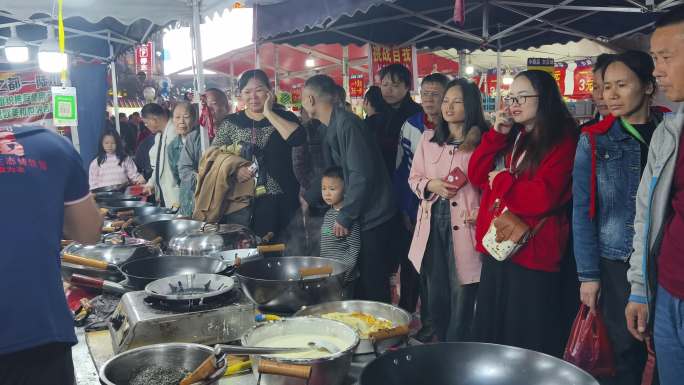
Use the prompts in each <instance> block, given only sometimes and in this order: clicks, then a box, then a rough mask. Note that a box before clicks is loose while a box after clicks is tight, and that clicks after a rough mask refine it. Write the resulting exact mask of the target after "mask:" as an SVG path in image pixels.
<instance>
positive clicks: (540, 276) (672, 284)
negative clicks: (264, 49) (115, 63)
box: [0, 8, 684, 385]
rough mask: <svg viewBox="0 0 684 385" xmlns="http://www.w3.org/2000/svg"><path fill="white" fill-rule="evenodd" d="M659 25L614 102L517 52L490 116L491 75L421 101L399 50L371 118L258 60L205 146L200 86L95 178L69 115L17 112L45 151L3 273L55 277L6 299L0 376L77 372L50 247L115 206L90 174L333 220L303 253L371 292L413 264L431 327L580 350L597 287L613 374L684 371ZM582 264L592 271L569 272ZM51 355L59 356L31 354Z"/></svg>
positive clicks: (623, 68)
mask: <svg viewBox="0 0 684 385" xmlns="http://www.w3.org/2000/svg"><path fill="white" fill-rule="evenodd" d="M655 27H656V29H655V32H654V34H653V36H652V38H651V48H650V50H651V54H650V55H648V54H646V53H644V52H639V51H626V52H622V53H619V54H614V55H612V54H611V55H608V54H604V55H601V56H599V57H598V58H597V60H596V61H595V66H594V89H593V100H594V103H595V105H596V116H595V117H594V118H593V119H592V120H590V121H588V122H585V123H584V124H582V125H580V124H579V122H577V121H576V119H575V118H574V117H573V116H572V114H571V113H570V111H569V109H568V107H567V106H566V103H565V101H564V100H563V97H562V96H561V94H560V92H559V89H558V86H557V83H556V81H555V80H554V78H553V77H552V76H551V75H550V74H548V73H547V72H543V71H538V70H528V71H523V72H520V73H518V74H517V75H516V76H515V78H514V81H513V83H512V84H511V86H510V91H509V93H508V95H507V96H505V97H504V98H503V103H502V105H501V106H500V108H499V110H498V111H497V113H496V116H495V118H494V121H493V122H492V123H490V122H488V121H487V119H486V118H485V114H484V112H483V107H482V98H481V95H480V91H479V89H478V87H477V86H476V85H474V84H473V83H471V82H470V81H468V80H466V79H455V80H449V79H448V78H447V77H446V76H444V75H442V74H439V73H435V74H431V75H429V76H427V77H425V78H424V79H423V80H422V84H421V87H420V96H421V99H420V100H421V104H420V105H419V104H416V103H415V102H414V101H413V99H412V98H411V95H410V90H411V85H412V84H413V79H412V78H411V73H410V71H409V70H408V69H406V68H405V67H403V66H401V65H390V66H388V67H386V68H384V69H383V70H382V71H381V72H380V78H381V83H380V86H378V87H376V86H373V87H370V88H369V89H368V91H367V93H366V96H365V98H364V110H365V111H366V118H365V120H363V119H361V118H360V117H359V116H357V115H355V114H354V113H353V112H351V111H350V110H349V108H348V103H347V101H346V94H345V93H344V92H341V91H340V89H341V87H340V86H339V85H337V84H335V82H334V81H333V79H332V78H330V77H328V76H326V75H315V76H313V77H311V78H309V79H308V80H307V81H306V83H305V85H304V88H303V90H302V108H303V110H302V112H301V117H298V116H296V115H295V114H293V113H291V112H289V111H286V110H285V109H284V108H283V107H282V106H280V105H278V104H277V103H276V101H275V97H274V93H273V90H272V88H271V81H270V79H269V78H268V76H267V75H266V73H264V72H263V71H261V70H251V71H247V72H246V73H244V74H243V75H242V76H241V78H240V80H239V84H238V87H239V90H240V98H241V101H242V103H243V105H244V106H245V108H244V109H242V110H241V111H238V112H235V113H231V112H230V105H229V103H228V100H227V98H226V95H225V93H223V92H222V91H220V90H216V89H211V90H208V91H207V94H206V96H207V97H206V108H207V110H208V111H209V113H210V114H211V119H212V121H213V122H214V125H215V127H216V129H215V131H214V132H208V133H207V134H208V137H207V138H206V140H208V141H209V143H210V146H209V147H208V148H206V149H204V150H203V149H202V142H203V140H204V138H202V135H203V132H204V131H203V130H202V129H200V128H199V120H200V119H198V115H199V114H198V112H197V111H196V109H195V107H194V106H193V105H191V104H188V103H185V102H180V103H176V104H175V105H174V107H173V110H172V111H168V110H167V109H165V108H164V107H162V106H160V105H158V104H154V103H151V104H147V105H145V106H144V107H143V109H142V111H141V113H140V116H139V120H138V117H137V116H131V117H130V118H128V122H124V123H125V124H124V125H122V126H121V134H119V133H117V131H116V130H113V129H111V128H110V129H106V130H105V131H104V132H103V133H102V137H101V140H100V142H99V144H98V154H97V156H96V159H94V160H93V161H92V164H91V165H90V168H89V183H88V182H87V176H86V174H85V172H84V171H83V169H82V167H80V165H79V164H78V163H79V160H78V155H77V154H76V152H75V151H74V150H73V148H70V147H69V146H67V145H66V143H65V142H64V143H63V142H62V141H61V140H58V139H56V136H54V135H53V134H50V133H48V132H47V131H45V130H41V129H35V128H19V129H16V130H12V131H11V132H8V133H4V136H3V138H4V139H3V140H6V141H8V140H11V141H12V143H14V144H15V145H14V147H13V148H14V151H13V152H12V154H9V153H8V154H3V153H0V156H2V157H7V156H10V157H13V158H12V159H14V157H26V158H27V159H28V160H27V161H26V162H24V163H26V164H27V165H28V166H27V168H26V169H27V170H28V171H27V172H26V173H23V174H7V173H5V174H2V175H0V180H2V183H3V186H8V188H3V189H2V191H0V197H2V198H3V199H2V200H1V201H3V202H11V204H9V205H5V206H4V207H5V208H6V213H8V215H9V216H10V217H11V218H13V221H14V225H13V226H10V227H5V228H4V229H5V231H3V232H2V233H0V234H1V235H0V240H1V242H2V243H3V245H5V247H6V248H9V250H10V252H9V254H8V255H16V256H17V258H13V259H12V258H10V259H6V258H3V260H2V262H1V264H2V270H3V271H8V272H12V274H9V275H8V277H7V279H6V280H3V281H2V283H0V290H2V289H7V290H11V289H12V288H13V287H15V286H18V285H22V286H23V287H26V285H25V283H24V282H23V281H21V280H24V279H27V278H26V276H27V273H28V272H30V274H32V276H35V277H36V279H38V280H39V281H36V280H33V281H32V282H34V281H35V285H29V289H31V290H32V293H33V292H35V293H34V294H35V295H34V299H35V301H17V302H16V303H13V304H10V311H8V312H7V315H8V316H6V317H2V318H0V378H13V379H17V381H15V382H16V383H21V382H22V381H23V380H25V379H27V378H29V379H30V378H38V379H41V378H48V377H46V376H50V377H49V378H50V379H53V380H54V379H56V378H70V377H69V376H71V378H73V369H72V367H71V365H72V364H71V357H70V349H69V346H70V345H71V344H73V343H74V342H75V337H74V335H73V325H72V323H71V321H70V317H69V316H68V313H66V306H65V303H64V298H63V296H61V294H60V295H57V294H59V293H60V292H61V284H60V282H59V279H58V278H59V273H58V272H57V270H58V269H59V264H58V263H55V259H53V258H52V257H51V258H45V256H46V255H50V256H56V255H57V254H58V251H59V250H58V245H59V239H60V238H61V236H62V232H64V234H66V235H67V236H68V237H69V238H70V239H74V240H77V241H82V242H86V243H88V242H95V241H96V240H97V236H98V234H97V232H96V231H94V230H93V228H98V226H97V223H98V222H99V221H100V218H99V215H98V214H97V210H96V209H95V205H94V203H93V201H92V199H90V198H89V193H88V190H91V189H96V188H98V187H102V186H108V185H113V184H121V183H128V184H139V185H141V186H143V187H142V190H143V193H144V194H145V195H148V196H150V197H152V196H153V197H154V199H155V200H156V202H157V204H158V205H161V206H165V207H178V208H179V210H180V213H181V214H182V215H185V216H189V217H193V218H200V219H202V220H208V218H211V219H214V220H215V221H217V222H221V223H237V224H242V225H244V226H247V227H249V228H251V229H252V230H253V231H254V232H255V233H256V235H258V236H261V237H264V236H266V235H267V234H272V236H273V237H274V238H273V239H275V240H285V241H287V240H288V239H293V237H296V236H300V235H301V233H302V231H299V230H293V226H295V224H296V223H299V220H302V222H303V225H304V233H306V234H309V230H310V226H309V227H307V224H306V223H307V221H308V222H309V224H311V223H314V226H316V227H317V231H315V234H311V235H312V238H314V240H312V241H311V242H306V244H307V245H306V247H305V250H303V252H305V253H307V254H304V255H311V254H315V255H322V256H325V257H328V258H334V259H339V260H341V261H342V262H344V263H345V264H347V265H348V266H349V270H348V272H347V275H346V281H347V282H348V284H349V285H350V286H349V288H350V289H351V290H352V291H353V292H354V296H355V297H356V298H359V299H366V300H374V301H381V302H390V301H391V299H392V293H391V285H390V282H391V276H392V275H393V274H395V273H396V272H397V271H400V276H401V301H400V306H402V307H404V308H405V309H407V310H409V311H411V312H414V311H415V310H416V308H417V304H418V303H420V320H421V324H422V327H421V329H420V330H419V331H418V332H417V334H416V335H415V336H414V337H415V338H417V339H419V340H421V341H423V342H433V341H478V342H491V343H498V344H505V345H511V346H517V347H522V348H527V349H532V350H536V351H539V352H543V353H547V354H550V355H554V356H561V355H562V352H563V348H564V346H565V344H566V342H567V337H568V334H569V324H570V322H571V321H572V320H571V319H570V320H568V319H567V318H568V314H569V313H568V312H567V311H566V310H567V309H566V308H567V307H569V306H570V307H574V308H573V309H572V311H571V312H576V306H577V305H578V302H580V301H581V303H582V304H583V306H587V307H588V308H589V309H590V311H592V312H598V313H600V314H601V315H602V317H603V320H604V321H605V324H606V327H607V331H608V336H609V340H610V342H611V345H612V348H613V351H614V356H615V357H614V358H615V367H616V373H615V375H614V376H612V377H608V378H601V379H600V380H601V383H602V384H621V385H622V384H640V383H641V382H642V377H643V376H644V367H645V365H646V361H647V356H648V354H649V353H648V352H649V351H652V347H654V349H655V356H656V359H657V371H658V374H659V381H660V383H662V384H677V383H679V380H678V378H681V377H682V375H684V337H683V336H684V327H683V326H682V325H684V304H683V303H684V302H683V301H684V246H682V244H680V243H679V242H678V241H677V238H678V236H680V235H681V234H684V151H681V150H680V148H681V146H682V145H684V136H682V135H681V132H682V125H683V124H684V110H682V109H680V110H679V111H677V112H676V113H672V112H670V111H669V110H668V109H666V108H664V107H658V106H656V105H655V96H656V94H657V93H658V92H659V91H662V93H663V94H664V95H665V96H666V97H667V98H668V99H669V100H670V101H671V102H682V101H684V76H682V74H684V9H683V8H676V9H673V10H671V11H669V12H668V13H666V14H664V15H662V16H661V18H660V19H659V20H658V21H657V23H656V24H655ZM124 126H125V127H126V129H124ZM148 131H149V134H147V132H148ZM145 136H147V137H145ZM17 148H20V149H21V151H18V150H17ZM41 159H42V160H41ZM33 160H35V161H34V163H36V162H37V163H36V167H34V168H32V167H30V165H31V161H33ZM43 160H45V162H47V161H49V164H47V163H45V162H44V161H43ZM41 162H43V163H41ZM46 184H49V185H50V186H53V187H55V188H53V189H49V190H48V189H44V188H41V186H43V185H46ZM209 190H211V192H212V193H211V194H210V193H207V191H209ZM217 191H218V192H220V194H218V198H216V196H215V195H216V194H214V193H213V192H217ZM57 192H59V194H57ZM57 195H58V196H57ZM15 202H17V203H19V202H31V206H35V207H29V208H27V207H26V205H22V204H15ZM30 210H35V213H40V217H41V218H44V220H42V222H44V223H41V224H40V226H42V228H44V231H36V226H38V224H37V222H36V219H37V218H38V216H37V214H35V215H34V214H27V211H30ZM316 218H317V219H316ZM50 226H51V227H50ZM29 228H30V229H32V231H23V230H22V229H29ZM521 229H522V230H521ZM307 237H308V235H307ZM516 237H517V238H516ZM516 243H517V245H516V246H515V247H511V245H512V244H513V245H515V244H516ZM502 250H503V251H502ZM37 256H40V258H38V257H37ZM27 261H31V262H30V263H29V262H27ZM568 267H571V268H572V269H573V271H572V275H573V279H572V281H573V282H574V283H575V284H576V285H574V286H573V285H569V286H564V285H563V281H564V279H563V277H564V272H565V273H567V271H565V270H567V269H568ZM36 272H38V273H36ZM15 273H16V274H15ZM32 279H33V278H32ZM46 285H49V286H50V288H49V290H46V289H45V287H46ZM7 290H6V291H7ZM566 291H569V292H571V294H572V296H573V297H574V299H575V302H572V301H570V302H568V301H566V300H565V298H564V297H565V296H564V294H565V293H564V292H566ZM45 293H48V294H49V295H45ZM36 312H37V314H38V315H39V316H38V317H36ZM29 314H30V316H29ZM27 320H30V322H27ZM37 357H38V358H37ZM36 359H39V360H40V362H41V363H43V365H44V367H45V370H44V371H41V373H37V372H35V371H31V370H30V369H29V368H30V367H31V363H32V362H35V360H36ZM70 372H71V374H70ZM41 376H42V377H41ZM55 381H57V380H55ZM72 382H73V381H72ZM62 383H69V381H68V380H67V381H62Z"/></svg>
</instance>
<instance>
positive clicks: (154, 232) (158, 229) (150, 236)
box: [133, 219, 204, 250]
mask: <svg viewBox="0 0 684 385" xmlns="http://www.w3.org/2000/svg"><path fill="white" fill-rule="evenodd" d="M203 225H204V222H200V221H195V220H192V219H171V220H161V221H154V222H147V223H145V224H143V225H140V226H138V227H136V228H135V229H134V230H133V236H134V237H136V238H142V239H146V240H148V241H156V240H158V239H161V247H162V249H163V250H166V249H167V248H168V246H169V241H171V239H173V237H176V236H179V235H182V234H186V233H188V232H190V231H193V230H199V229H201V228H202V226H203Z"/></svg>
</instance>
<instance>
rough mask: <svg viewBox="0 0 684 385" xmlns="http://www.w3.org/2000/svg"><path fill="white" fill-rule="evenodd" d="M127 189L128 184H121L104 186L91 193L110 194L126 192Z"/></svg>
mask: <svg viewBox="0 0 684 385" xmlns="http://www.w3.org/2000/svg"><path fill="white" fill-rule="evenodd" d="M126 187H128V183H121V184H115V185H111V186H103V187H98V188H94V189H92V190H90V192H91V193H93V194H96V193H100V192H110V191H116V192H124V190H126Z"/></svg>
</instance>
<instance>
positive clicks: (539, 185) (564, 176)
mask: <svg viewBox="0 0 684 385" xmlns="http://www.w3.org/2000/svg"><path fill="white" fill-rule="evenodd" d="M504 104H505V106H506V107H505V109H504V110H503V111H499V112H498V113H497V118H496V121H495V123H494V128H493V130H490V131H488V132H487V133H486V134H484V135H483V137H482V142H481V144H480V146H479V147H478V148H477V149H476V150H475V152H474V153H473V156H472V157H471V159H470V163H469V167H468V176H469V177H470V181H471V183H473V184H474V185H477V186H480V188H481V190H482V201H481V203H480V211H479V214H478V218H477V225H476V239H477V243H478V244H477V249H478V250H479V251H480V252H483V253H487V251H486V249H485V248H484V247H483V246H482V238H483V236H484V235H485V233H486V232H487V230H488V228H489V225H490V224H491V222H492V220H493V219H494V217H495V216H496V215H499V214H500V212H501V210H502V209H503V208H504V207H506V208H508V210H509V211H511V212H512V213H513V214H515V215H517V216H518V217H519V218H520V219H522V220H523V221H524V222H525V223H526V224H527V225H528V226H529V227H530V228H535V226H536V225H537V224H538V223H540V222H541V221H542V220H543V219H545V221H544V222H543V223H542V225H541V227H540V228H539V231H538V232H537V233H536V235H535V236H534V237H532V239H530V240H529V241H528V242H527V244H526V245H525V246H523V247H522V248H521V249H520V250H518V251H517V252H516V253H515V254H514V255H512V256H511V257H510V258H509V259H508V260H506V261H503V262H499V261H497V260H495V259H494V258H492V257H491V256H485V257H484V260H483V265H482V275H481V278H480V288H479V293H478V302H477V312H476V315H475V323H474V324H475V330H474V333H475V337H476V339H477V340H478V341H482V342H492V343H498V344H504V345H512V346H518V347H522V348H526V349H532V350H536V351H540V352H543V353H547V354H552V355H556V356H560V354H561V353H562V348H563V345H564V341H562V330H561V328H562V323H561V322H560V304H559V302H560V297H561V293H560V274H559V272H558V271H559V266H560V260H561V257H562V256H563V251H564V250H565V247H566V244H567V241H568V236H569V231H570V226H569V222H568V218H567V216H566V213H567V209H566V205H567V204H568V203H569V201H570V196H571V175H572V166H573V159H574V156H575V147H576V144H577V134H576V132H577V126H576V123H575V121H574V119H573V118H572V115H571V114H570V112H569V111H568V109H567V107H566V106H565V103H564V102H563V99H562V97H561V95H560V92H559V91H558V86H557V85H556V82H555V80H554V79H553V77H552V76H551V75H549V74H548V73H546V72H543V71H525V72H522V73H520V74H518V75H517V76H516V78H515V81H514V82H513V84H512V85H511V90H510V94H509V96H507V97H505V98H504ZM512 156H513V157H514V159H511V157H512ZM501 160H503V163H504V164H505V167H503V164H501ZM500 164H501V166H499V167H497V166H498V165H500ZM511 164H512V167H511ZM497 199H498V200H499V205H498V209H497V208H495V207H494V202H495V201H496V200H497Z"/></svg>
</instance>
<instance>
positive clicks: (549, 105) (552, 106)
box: [515, 70, 577, 172]
mask: <svg viewBox="0 0 684 385" xmlns="http://www.w3.org/2000/svg"><path fill="white" fill-rule="evenodd" d="M521 76H523V77H525V78H526V79H527V80H529V81H530V83H532V88H534V91H535V92H536V94H537V95H538V97H537V98H536V99H537V101H538V103H539V104H538V106H537V113H536V123H535V127H534V130H532V132H531V134H530V135H526V136H525V137H524V139H523V140H522V141H521V148H520V150H519V152H518V153H519V154H522V153H523V151H525V154H526V155H525V158H524V159H523V160H522V162H521V164H520V166H519V167H516V172H520V171H523V170H534V169H536V168H537V167H538V166H539V164H540V163H541V161H542V160H543V159H544V156H546V154H547V153H548V152H549V151H551V149H553V148H554V147H555V146H556V145H557V144H558V143H560V142H561V141H562V140H564V139H565V138H567V137H568V136H569V135H574V133H576V132H577V122H576V121H575V119H574V118H573V117H572V114H571V113H570V111H569V110H568V107H567V106H566V105H565V101H563V97H562V96H561V94H560V90H559V89H558V84H557V83H556V80H555V79H554V78H553V76H551V74H549V73H548V72H545V71H539V70H528V71H523V72H521V73H519V74H518V75H516V77H515V78H516V79H517V78H519V77H521ZM516 126H518V127H517V129H521V130H524V129H525V128H524V127H520V125H517V124H516Z"/></svg>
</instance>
